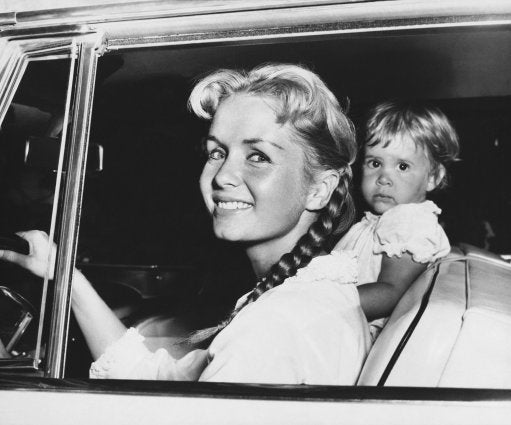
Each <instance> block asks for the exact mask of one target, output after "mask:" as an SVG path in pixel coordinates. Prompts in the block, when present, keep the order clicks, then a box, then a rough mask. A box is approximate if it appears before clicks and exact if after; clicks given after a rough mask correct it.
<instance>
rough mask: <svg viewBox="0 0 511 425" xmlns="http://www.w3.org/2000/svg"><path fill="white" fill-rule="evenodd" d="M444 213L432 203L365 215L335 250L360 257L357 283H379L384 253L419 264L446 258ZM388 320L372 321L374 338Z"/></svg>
mask: <svg viewBox="0 0 511 425" xmlns="http://www.w3.org/2000/svg"><path fill="white" fill-rule="evenodd" d="M441 212H442V210H441V209H440V208H438V207H437V206H436V204H435V203H434V202H432V201H425V202H422V203H418V204H401V205H396V206H395V207H394V208H391V209H389V210H387V211H386V212H385V213H383V214H382V215H380V216H378V215H375V214H372V213H371V212H366V213H365V216H364V218H362V220H360V221H359V222H358V223H356V224H354V225H353V226H352V227H351V229H350V230H349V231H348V233H346V235H344V237H343V238H342V239H341V240H340V241H339V242H338V243H337V245H336V246H335V248H334V251H342V250H349V251H353V252H355V254H356V256H357V258H358V283H357V285H363V284H364V283H372V282H376V281H377V280H378V275H379V274H380V270H381V261H382V253H385V254H386V255H388V256H389V257H394V256H396V257H401V255H402V254H403V253H405V252H407V253H409V254H410V255H411V256H412V258H413V260H414V261H416V262H418V263H431V262H433V261H435V260H437V259H439V258H442V257H445V256H446V255H447V254H448V253H449V251H450V249H451V247H450V245H449V240H448V239H447V236H446V234H445V232H444V230H443V228H442V226H440V224H439V223H438V215H440V213H441ZM385 322H386V319H377V320H373V321H372V322H371V323H370V325H371V334H372V336H373V339H375V338H376V336H377V335H378V334H379V332H380V331H381V329H382V328H383V326H384V325H385Z"/></svg>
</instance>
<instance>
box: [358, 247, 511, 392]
mask: <svg viewBox="0 0 511 425" xmlns="http://www.w3.org/2000/svg"><path fill="white" fill-rule="evenodd" d="M510 326H511V266H510V265H509V264H507V263H506V262H504V261H501V260H498V259H497V258H495V257H494V256H493V255H488V256H487V257H486V256H485V253H484V251H481V250H477V252H475V253H473V252H472V251H471V250H470V247H467V246H464V247H463V250H459V249H458V250H453V252H452V253H451V254H450V255H449V256H448V257H447V258H445V259H444V260H442V261H440V262H438V263H436V264H434V265H432V266H431V267H429V268H428V269H427V270H426V272H424V273H423V274H422V275H421V276H420V277H419V278H418V279H417V280H416V281H415V282H414V283H413V285H412V286H411V287H410V289H409V290H408V291H407V292H406V294H405V295H404V296H403V298H402V299H401V300H400V302H399V303H398V305H397V306H396V308H395V310H394V312H393V313H392V315H391V317H390V319H389V321H388V323H387V325H386V326H385V328H384V329H383V331H382V333H381V334H380V336H379V337H378V339H377V340H376V342H375V344H374V346H373V348H372V349H371V352H370V353H369V356H368V358H367V361H366V363H365V365H364V368H363V370H362V373H361V375H360V378H359V382H358V384H359V385H386V386H421V387H436V386H444V387H446V386H455V387H502V388H511V355H509V353H511V343H508V342H507V339H504V338H501V337H502V336H503V335H505V333H506V332H507V334H508V335H511V327H510ZM506 353H507V355H506ZM487 359H492V360H491V361H492V362H493V364H492V368H494V366H495V369H496V370H498V372H496V373H494V374H492V373H491V372H490V371H489V364H490V363H488V362H487ZM474 370H477V373H474Z"/></svg>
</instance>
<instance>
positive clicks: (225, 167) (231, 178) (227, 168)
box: [214, 157, 241, 187]
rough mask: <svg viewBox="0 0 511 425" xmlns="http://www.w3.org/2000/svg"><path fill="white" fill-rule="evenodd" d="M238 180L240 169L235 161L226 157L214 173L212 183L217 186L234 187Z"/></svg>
mask: <svg viewBox="0 0 511 425" xmlns="http://www.w3.org/2000/svg"><path fill="white" fill-rule="evenodd" d="M240 182H241V176H240V169H239V167H238V166H237V164H236V161H235V160H234V159H230V158H229V157H227V158H226V159H225V161H224V162H223V163H222V165H221V166H220V168H219V169H218V171H217V173H216V174H215V178H214V183H215V184H216V185H217V186H218V187H226V186H233V187H235V186H238V185H239V184H240Z"/></svg>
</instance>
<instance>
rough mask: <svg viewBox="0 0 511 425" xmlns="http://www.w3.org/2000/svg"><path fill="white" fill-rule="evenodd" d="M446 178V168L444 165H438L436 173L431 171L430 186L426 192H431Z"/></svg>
mask: <svg viewBox="0 0 511 425" xmlns="http://www.w3.org/2000/svg"><path fill="white" fill-rule="evenodd" d="M444 177H445V167H444V166H443V165H442V164H439V165H438V168H437V169H436V170H435V171H431V172H430V173H429V177H428V186H427V188H426V190H427V191H428V192H431V191H432V190H434V189H436V187H437V186H438V185H439V184H440V183H441V182H442V180H443V179H444Z"/></svg>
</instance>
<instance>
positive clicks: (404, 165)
mask: <svg viewBox="0 0 511 425" xmlns="http://www.w3.org/2000/svg"><path fill="white" fill-rule="evenodd" d="M398 167H399V170H400V171H406V170H408V169H409V168H410V166H409V165H408V164H407V163H406V162H400V163H399V165H398Z"/></svg>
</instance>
